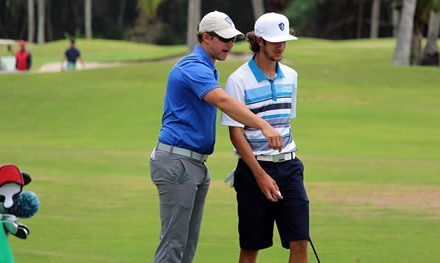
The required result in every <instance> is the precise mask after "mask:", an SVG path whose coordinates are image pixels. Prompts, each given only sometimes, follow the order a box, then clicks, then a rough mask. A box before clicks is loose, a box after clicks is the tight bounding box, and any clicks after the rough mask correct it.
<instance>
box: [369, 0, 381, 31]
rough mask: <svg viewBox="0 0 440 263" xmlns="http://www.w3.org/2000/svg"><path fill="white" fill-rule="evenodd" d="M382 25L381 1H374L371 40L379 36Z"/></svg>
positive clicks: (372, 5)
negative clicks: (380, 25) (380, 24)
mask: <svg viewBox="0 0 440 263" xmlns="http://www.w3.org/2000/svg"><path fill="white" fill-rule="evenodd" d="M379 23H380V0H373V3H372V4H371V24H370V38H377V37H378V36H379Z"/></svg>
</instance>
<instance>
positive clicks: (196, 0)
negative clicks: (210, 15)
mask: <svg viewBox="0 0 440 263" xmlns="http://www.w3.org/2000/svg"><path fill="white" fill-rule="evenodd" d="M200 6H201V0H189V2H188V22H187V27H186V29H187V30H186V32H187V33H186V45H187V46H188V48H189V49H190V50H192V49H193V48H194V46H195V45H196V42H197V37H196V36H197V30H198V29H197V27H198V24H199V23H200V12H201V11H200Z"/></svg>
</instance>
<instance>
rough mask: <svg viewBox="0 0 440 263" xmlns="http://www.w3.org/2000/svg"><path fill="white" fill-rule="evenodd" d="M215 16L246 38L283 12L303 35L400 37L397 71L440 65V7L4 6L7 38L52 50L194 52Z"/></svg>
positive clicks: (68, 0)
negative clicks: (69, 40) (207, 20)
mask: <svg viewBox="0 0 440 263" xmlns="http://www.w3.org/2000/svg"><path fill="white" fill-rule="evenodd" d="M212 10H219V11H223V12H225V13H227V14H228V15H230V16H231V18H232V19H233V20H234V23H235V24H236V26H237V28H239V29H240V30H242V31H244V32H247V31H251V30H252V29H253V23H254V21H255V17H258V16H259V15H261V14H262V13H264V12H272V11H273V12H280V13H284V14H285V15H286V16H288V17H289V19H290V20H291V26H292V27H293V28H294V29H295V31H296V33H297V34H298V35H299V36H305V37H318V38H326V39H352V38H377V37H396V39H397V44H396V51H395V54H394V58H393V63H394V64H397V65H406V64H421V63H423V62H424V60H426V58H427V57H428V58H429V57H430V56H433V57H434V59H435V56H437V61H438V48H437V44H436V40H437V37H438V34H439V24H440V18H439V11H440V0H313V1H311V0H240V1H235V0H203V1H202V0H63V1H56V0H0V38H12V39H27V40H28V41H30V42H35V43H44V42H48V41H53V40H58V39H64V38H66V37H80V38H92V37H93V38H106V39H124V40H129V41H139V42H148V43H156V44H183V43H187V44H188V46H189V47H191V46H193V45H194V44H195V42H194V41H195V37H194V35H195V32H196V30H197V24H198V22H199V21H200V18H201V16H202V15H204V14H206V13H207V12H209V11H212ZM424 36H426V37H427V39H428V41H427V45H426V46H425V47H422V38H423V37H424ZM425 62H426V61H425Z"/></svg>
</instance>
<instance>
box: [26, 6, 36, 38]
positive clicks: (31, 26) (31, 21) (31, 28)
mask: <svg viewBox="0 0 440 263" xmlns="http://www.w3.org/2000/svg"><path fill="white" fill-rule="evenodd" d="M27 3H28V8H27V9H28V42H31V43H32V42H34V41H35V9H34V6H35V5H34V0H28V1H27Z"/></svg>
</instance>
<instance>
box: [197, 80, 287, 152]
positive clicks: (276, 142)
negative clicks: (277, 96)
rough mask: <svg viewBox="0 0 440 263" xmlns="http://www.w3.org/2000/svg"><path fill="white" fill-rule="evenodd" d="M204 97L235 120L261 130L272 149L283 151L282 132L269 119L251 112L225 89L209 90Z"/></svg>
mask: <svg viewBox="0 0 440 263" xmlns="http://www.w3.org/2000/svg"><path fill="white" fill-rule="evenodd" d="M203 99H204V100H205V101H206V102H208V103H210V104H212V105H214V106H216V107H218V108H219V109H220V110H221V111H223V112H225V113H226V114H228V115H229V116H231V118H233V119H234V120H236V121H238V122H240V123H242V124H244V125H246V126H249V127H253V128H256V129H259V130H261V132H262V133H263V135H264V137H266V139H267V141H268V143H269V146H270V147H271V148H272V149H275V150H279V151H281V150H282V149H283V140H282V138H281V135H280V133H279V132H278V131H277V130H275V129H274V128H273V127H272V126H271V125H270V124H269V123H268V122H267V121H265V120H263V119H261V118H260V117H258V116H257V115H255V114H254V113H253V112H251V111H250V110H249V109H248V108H246V106H245V105H243V104H242V103H241V102H240V101H238V100H236V99H235V98H233V97H231V96H229V95H228V94H227V93H226V92H225V91H224V90H223V89H221V88H217V89H213V90H212V91H210V92H208V93H207V94H206V95H205V96H204V97H203Z"/></svg>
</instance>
